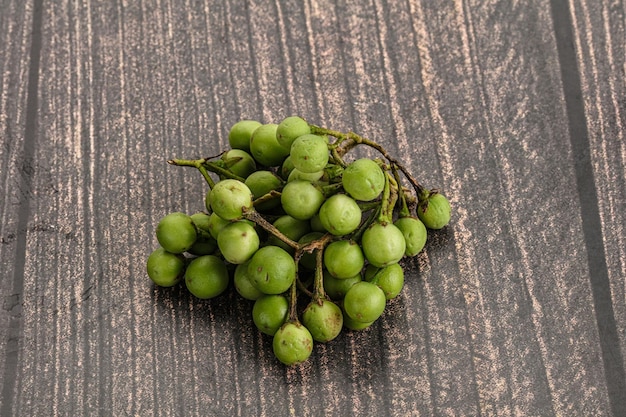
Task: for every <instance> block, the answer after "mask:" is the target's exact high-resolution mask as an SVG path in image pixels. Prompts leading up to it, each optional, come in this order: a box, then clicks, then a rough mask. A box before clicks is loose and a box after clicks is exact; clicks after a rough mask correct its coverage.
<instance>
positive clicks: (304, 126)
mask: <svg viewBox="0 0 626 417" xmlns="http://www.w3.org/2000/svg"><path fill="white" fill-rule="evenodd" d="M309 133H311V128H310V127H309V124H308V123H307V122H306V120H304V119H303V118H301V117H299V116H289V117H287V118H285V119H283V120H282V121H281V122H280V123H279V124H278V127H277V128H276V139H277V140H278V143H280V144H281V145H282V146H283V147H284V148H286V149H291V145H292V143H293V142H294V141H295V140H296V139H297V138H298V137H300V136H302V135H306V134H309Z"/></svg>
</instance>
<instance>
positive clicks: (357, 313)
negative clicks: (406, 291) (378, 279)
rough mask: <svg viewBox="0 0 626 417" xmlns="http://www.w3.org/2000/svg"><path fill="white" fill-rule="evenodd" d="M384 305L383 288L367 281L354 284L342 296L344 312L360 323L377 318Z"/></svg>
mask: <svg viewBox="0 0 626 417" xmlns="http://www.w3.org/2000/svg"><path fill="white" fill-rule="evenodd" d="M386 305H387V298H386V297H385V293H384V292H383V290H382V289H380V287H378V286H377V285H376V284H372V283H371V282H367V281H361V282H357V283H356V284H354V285H353V286H352V287H350V289H349V290H348V292H347V293H346V296H345V297H344V298H343V308H344V311H345V312H346V314H347V315H348V316H349V317H350V318H351V319H353V320H355V321H358V322H360V323H370V322H373V321H375V320H376V319H378V318H379V317H380V316H381V315H382V314H383V311H384V310H385V306H386Z"/></svg>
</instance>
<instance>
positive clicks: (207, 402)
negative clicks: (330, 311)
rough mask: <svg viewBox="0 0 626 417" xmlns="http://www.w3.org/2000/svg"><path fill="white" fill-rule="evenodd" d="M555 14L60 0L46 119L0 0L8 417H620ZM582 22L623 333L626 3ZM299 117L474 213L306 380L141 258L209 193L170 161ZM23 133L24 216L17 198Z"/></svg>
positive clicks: (42, 90) (29, 13)
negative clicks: (383, 155)
mask: <svg viewBox="0 0 626 417" xmlns="http://www.w3.org/2000/svg"><path fill="white" fill-rule="evenodd" d="M554 4H556V3H550V2H548V1H544V2H538V3H533V4H523V5H522V4H517V3H511V2H508V1H500V0H487V1H482V2H475V1H470V0H458V1H455V2H447V3H445V2H444V3H441V2H439V3H438V4H436V5H435V4H434V3H430V2H419V1H414V0H408V1H405V2H391V1H387V0H371V1H369V2H365V3H364V2H353V1H348V2H337V1H326V0H320V1H312V0H307V1H304V2H298V1H292V0H284V1H275V2H271V3H267V2H259V1H256V2H243V1H238V0H232V1H228V2H220V1H210V0H205V1H204V2H192V1H189V0H187V1H185V2H184V4H182V3H180V2H174V1H172V0H158V1H156V0H143V1H140V2H123V1H122V2H107V1H99V0H88V1H84V2H79V1H75V0H64V1H59V2H53V3H51V2H44V3H43V9H42V10H41V14H40V15H39V18H38V19H35V26H36V28H35V29H40V34H41V38H40V39H41V45H40V49H41V50H40V51H39V50H37V51H36V52H37V59H38V60H39V71H38V72H37V73H35V75H36V77H35V78H36V80H37V83H38V84H37V92H38V94H37V95H36V99H35V100H34V102H33V101H32V100H33V98H32V97H31V104H30V106H31V112H32V113H31V114H33V115H35V117H36V123H35V124H34V125H32V126H31V127H28V126H26V118H27V117H26V112H27V110H28V108H29V104H28V82H29V81H30V82H32V80H33V79H34V78H32V77H31V78H30V79H29V76H28V74H29V72H28V71H29V68H30V67H29V65H30V59H31V58H30V54H31V51H32V49H31V44H30V38H29V36H30V26H28V25H29V23H28V22H32V21H33V10H32V8H33V6H32V4H31V3H27V4H26V5H22V4H21V3H20V4H18V3H17V2H5V3H3V5H2V6H1V7H2V13H0V29H2V30H0V71H1V72H0V77H1V78H0V97H1V100H0V132H2V135H1V136H0V140H1V141H2V142H1V143H2V148H0V161H2V164H3V165H2V170H1V171H0V178H1V179H2V184H3V191H4V194H3V195H8V196H9V198H7V199H6V200H2V201H3V203H2V206H1V208H0V210H1V211H0V220H1V221H2V223H1V225H0V227H1V231H2V233H0V237H2V238H3V239H5V241H7V243H3V244H1V245H0V262H1V263H0V267H2V268H3V270H4V271H7V273H6V274H4V276H3V277H2V278H0V288H1V290H2V294H3V302H4V309H3V310H2V311H1V312H0V337H1V338H2V339H1V340H2V341H1V342H0V343H1V345H0V349H1V351H2V352H4V356H3V360H2V361H1V362H2V365H0V372H1V375H3V376H4V377H5V380H4V381H3V382H2V384H3V385H2V386H3V387H7V388H3V391H2V392H3V393H6V395H3V397H2V399H1V401H3V403H2V406H1V407H2V408H0V410H2V411H12V412H13V413H14V414H16V415H17V414H19V415H48V414H51V412H50V410H52V414H55V415H93V414H105V415H109V414H113V415H123V414H131V415H229V416H230V415H251V414H252V415H260V416H271V415H298V416H314V415H320V414H322V413H326V414H327V415H401V416H421V415H482V414H484V415H572V414H583V415H611V410H613V411H614V410H615V409H616V408H615V407H614V404H612V403H611V401H613V402H615V399H616V398H619V394H618V393H615V392H612V391H611V390H612V389H614V388H615V384H611V381H609V382H608V383H607V379H606V378H607V377H606V375H605V372H604V368H603V366H602V363H603V362H602V355H603V352H604V351H603V349H604V348H605V346H604V345H603V343H604V342H605V341H604V340H602V339H600V337H601V332H600V333H599V331H598V326H597V322H596V313H597V307H598V302H599V299H598V296H597V294H596V293H595V292H594V287H593V281H592V278H593V274H594V271H592V270H590V261H589V259H591V258H590V256H589V255H591V256H593V254H592V253H591V254H590V252H589V250H590V246H589V244H588V243H589V240H588V239H587V241H585V239H586V236H585V224H586V223H585V221H586V219H585V218H584V217H583V216H584V215H585V213H586V211H585V210H586V207H587V206H585V202H584V200H581V198H584V196H581V195H579V193H580V189H581V188H580V187H579V186H578V185H577V184H578V183H577V173H578V171H577V169H578V168H577V165H576V160H577V158H579V157H580V155H578V154H577V153H576V152H577V150H576V149H577V148H576V146H575V145H576V143H575V142H572V140H570V135H571V133H572V132H571V123H570V122H568V117H569V116H571V108H570V107H569V102H568V95H567V94H568V91H569V90H566V88H567V86H568V85H567V83H566V82H565V81H564V79H563V73H562V71H561V65H563V61H562V60H563V59H564V58H563V56H562V55H559V51H560V50H559V47H560V45H562V44H561V43H560V42H562V41H563V39H562V38H559V36H561V35H560V32H558V29H559V28H558V27H555V22H560V20H559V19H554V15H553V11H554V10H553V9H552V8H551V6H554ZM569 7H570V8H571V10H572V21H571V22H572V23H571V24H572V25H573V26H572V27H573V28H574V31H573V36H574V40H575V42H576V48H577V49H576V50H577V51H578V52H577V55H576V58H577V61H578V64H579V68H580V83H581V91H582V94H583V97H584V100H585V101H584V104H585V107H584V109H585V113H584V118H585V120H584V121H586V122H587V123H586V126H587V128H588V137H589V150H590V152H591V154H590V162H591V163H592V167H593V172H594V178H595V181H596V187H597V189H598V190H603V191H604V192H605V193H603V194H602V196H603V197H604V196H605V195H606V198H599V199H598V201H597V208H598V214H599V218H600V219H601V221H602V237H603V239H604V240H603V244H604V250H605V254H606V265H607V274H608V278H609V279H610V283H611V291H612V293H611V297H612V303H613V304H612V305H613V307H614V311H615V319H616V323H617V326H618V329H619V330H620V331H623V318H624V314H626V306H625V305H624V302H623V296H622V295H623V277H624V276H625V274H624V272H625V271H624V264H623V259H624V256H621V255H623V254H624V251H625V250H626V249H625V245H624V241H623V233H622V231H623V226H624V220H625V217H624V215H623V214H620V213H623V210H620V208H623V202H624V192H625V190H626V188H624V187H625V185H624V184H625V181H624V155H626V151H625V148H624V141H623V140H621V139H620V138H622V136H623V125H624V123H623V114H622V112H623V103H621V102H620V101H619V100H620V98H619V94H618V92H619V91H622V90H623V80H622V79H621V78H620V77H619V76H618V75H616V74H619V69H620V68H621V67H622V66H623V64H624V45H623V44H622V43H623V42H621V40H623V33H624V28H623V22H624V19H623V16H624V8H623V5H622V7H619V5H617V4H613V3H610V2H608V1H602V2H570V4H569ZM7 11H8V12H7ZM35 16H37V14H35ZM37 22H39V25H37ZM6 58H8V59H6ZM564 88H565V90H564ZM33 103H34V104H33ZM33 109H34V110H36V112H34V111H33ZM291 114H301V115H303V116H305V117H306V118H308V119H309V120H311V121H312V122H314V123H319V124H323V125H326V126H328V127H330V128H337V129H340V130H350V129H353V130H355V131H357V132H358V133H361V134H363V135H364V136H367V137H370V138H372V139H375V140H377V141H382V143H383V144H384V146H386V147H388V148H389V150H390V152H391V153H393V154H394V155H397V156H399V157H401V159H402V160H403V161H405V162H406V163H407V165H408V166H409V168H410V169H411V170H412V171H413V172H414V173H415V175H416V177H418V178H419V179H420V180H421V181H422V182H423V183H424V185H426V186H427V187H441V189H442V191H443V192H444V193H445V194H446V195H448V196H449V197H450V199H451V201H452V204H453V207H454V210H455V211H454V217H453V222H452V224H451V226H450V227H449V228H448V229H446V230H443V231H440V232H436V233H432V234H431V236H430V238H431V239H430V241H429V243H428V246H427V248H426V250H425V251H424V252H423V253H422V254H420V255H419V256H418V257H417V258H415V259H411V260H407V261H406V262H405V263H404V266H405V268H406V287H405V289H404V292H403V294H402V295H401V296H400V297H399V298H398V299H396V300H394V301H393V302H391V303H390V304H389V306H388V309H387V311H386V313H385V315H384V316H383V318H382V319H381V320H380V321H379V322H378V323H377V324H376V325H374V326H373V327H372V328H370V329H369V330H367V331H364V332H360V333H359V332H346V333H344V334H342V335H341V336H340V337H339V338H338V339H337V340H335V341H333V342H332V343H329V344H327V345H317V346H316V347H315V351H314V354H313V356H312V358H311V359H310V361H309V362H308V363H306V364H305V365H303V366H300V367H296V368H289V369H287V368H285V367H284V366H282V365H280V364H279V363H278V362H277V361H276V360H275V359H274V358H273V355H272V352H271V340H270V338H269V337H266V336H264V335H262V334H260V333H259V332H257V331H255V330H254V329H253V324H252V320H251V315H250V314H251V305H252V304H251V303H250V302H247V301H245V300H241V299H240V298H239V297H238V296H237V295H236V294H235V293H234V292H232V291H231V292H230V293H228V294H227V295H224V296H222V297H220V298H218V299H215V300H211V301H200V300H196V299H194V298H193V297H191V296H190V295H189V294H187V293H186V292H185V291H184V290H183V289H182V288H175V289H158V288H155V287H154V286H153V285H152V284H151V283H150V281H149V280H148V278H147V276H146V274H145V259H146V257H147V256H148V254H149V253H150V251H151V250H153V249H154V248H155V247H156V244H157V242H156V238H155V236H154V227H155V225H156V222H157V221H158V219H159V218H160V217H161V216H163V215H165V214H166V213H168V212H171V211H184V212H188V213H192V212H194V211H196V210H201V209H203V205H204V194H205V192H206V189H207V187H206V185H205V184H204V183H203V180H202V177H201V176H200V175H199V174H198V173H197V172H194V171H193V170H191V169H186V168H177V167H172V166H168V165H167V164H166V163H165V160H166V159H168V158H171V157H191V158H195V157H200V156H209V155H214V154H217V153H218V152H220V151H221V150H222V149H224V147H225V146H226V145H227V141H226V133H227V131H228V128H229V127H230V125H231V124H232V123H234V122H236V121H237V120H239V119H241V118H254V119H258V120H261V121H263V122H278V121H280V119H281V118H282V117H285V116H287V115H291ZM584 121H583V122H584ZM28 129H35V130H31V131H30V132H31V133H30V135H31V140H32V141H34V142H33V148H32V149H33V151H34V154H33V157H34V160H35V161H36V165H35V166H36V169H35V170H34V171H32V177H30V178H31V179H30V180H31V181H32V182H31V183H29V191H30V194H28V199H25V198H22V197H20V194H19V193H16V192H15V191H14V187H13V185H12V184H14V182H15V181H16V174H17V167H18V166H19V162H20V160H21V158H22V157H23V151H21V150H20V149H21V148H19V147H18V145H17V144H18V143H20V142H19V141H18V142H16V141H15V138H19V137H21V136H23V135H24V132H28ZM27 139H28V138H27ZM365 154H369V155H373V153H372V152H370V151H369V150H367V149H362V148H359V149H358V150H357V151H356V153H355V155H365ZM5 167H7V168H5ZM11 201H13V203H11ZM581 201H582V203H581ZM26 202H27V203H28V205H29V211H28V215H29V216H28V217H27V218H24V221H25V222H26V221H27V224H28V228H27V230H26V229H25V230H24V231H23V232H22V240H23V245H24V248H23V252H24V253H23V255H22V256H21V257H20V256H19V255H20V254H19V253H18V254H17V255H18V256H17V257H16V255H15V254H16V243H15V242H14V241H10V238H9V236H10V235H11V234H13V235H15V236H17V233H19V230H18V227H17V224H18V222H19V209H20V207H22V208H23V205H24V204H25V203H26ZM21 263H23V265H22V267H23V273H19V271H20V270H19V267H20V265H21ZM16 268H17V271H18V273H17V274H16V272H15V271H16ZM14 277H17V278H18V279H19V285H18V288H20V289H21V290H23V293H22V294H21V296H22V298H21V304H20V307H21V315H15V314H14V313H13V312H12V308H13V307H12V306H14V305H15V303H13V304H11V297H12V296H13V290H14V288H16V287H15V285H14V280H13V278H14ZM7 306H8V307H11V308H8V307H7ZM12 323H13V324H12ZM15 325H19V327H17V329H18V330H17V332H16V335H17V336H18V337H19V345H18V346H19V351H18V354H19V355H18V356H17V357H18V359H19V362H17V363H15V364H14V365H11V366H14V368H11V369H14V370H11V369H9V370H7V369H8V368H7V363H9V362H7V361H8V360H9V358H10V357H11V352H9V351H7V340H9V341H10V340H17V339H15V338H14V339H11V333H10V329H11V326H14V327H15ZM618 340H619V348H620V349H621V352H622V357H623V352H624V339H623V335H620V336H619V339H618ZM12 343H13V342H12ZM7 376H14V377H15V380H12V381H8V380H7V379H6V377H7ZM11 394H12V395H11ZM612 407H613V408H612Z"/></svg>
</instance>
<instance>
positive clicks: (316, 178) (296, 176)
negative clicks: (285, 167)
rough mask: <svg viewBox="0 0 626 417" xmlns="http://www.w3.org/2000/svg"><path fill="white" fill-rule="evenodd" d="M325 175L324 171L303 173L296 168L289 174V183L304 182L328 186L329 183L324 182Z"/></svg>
mask: <svg viewBox="0 0 626 417" xmlns="http://www.w3.org/2000/svg"><path fill="white" fill-rule="evenodd" d="M324 174H325V173H324V170H320V171H315V172H302V171H300V170H299V169H298V168H294V169H292V170H291V172H290V173H289V177H287V182H292V181H296V180H304V181H308V182H312V183H314V184H327V181H324Z"/></svg>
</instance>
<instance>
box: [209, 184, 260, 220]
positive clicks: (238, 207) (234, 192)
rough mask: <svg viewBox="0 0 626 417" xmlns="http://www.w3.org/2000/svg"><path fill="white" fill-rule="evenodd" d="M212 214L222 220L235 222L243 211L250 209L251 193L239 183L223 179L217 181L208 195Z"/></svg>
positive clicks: (244, 185)
mask: <svg viewBox="0 0 626 417" xmlns="http://www.w3.org/2000/svg"><path fill="white" fill-rule="evenodd" d="M209 203H210V205H211V209H212V210H213V213H215V214H217V215H218V216H220V217H221V218H222V219H224V220H237V219H240V218H241V217H242V216H243V213H244V211H246V210H251V209H252V192H251V191H250V189H249V188H248V187H247V186H246V184H244V183H243V182H241V181H237V180H233V179H225V180H222V181H219V182H218V183H217V184H215V186H214V187H213V189H212V190H211V191H210V194H209Z"/></svg>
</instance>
